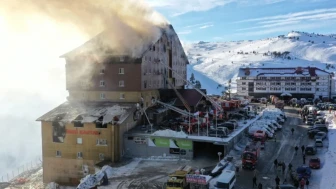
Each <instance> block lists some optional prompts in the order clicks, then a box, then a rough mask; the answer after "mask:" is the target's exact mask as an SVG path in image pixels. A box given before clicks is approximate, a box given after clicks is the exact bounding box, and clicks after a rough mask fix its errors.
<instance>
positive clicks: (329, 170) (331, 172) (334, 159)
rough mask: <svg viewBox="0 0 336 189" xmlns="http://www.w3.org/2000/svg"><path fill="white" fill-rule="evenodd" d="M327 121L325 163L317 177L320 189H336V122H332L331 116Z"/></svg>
mask: <svg viewBox="0 0 336 189" xmlns="http://www.w3.org/2000/svg"><path fill="white" fill-rule="evenodd" d="M327 121H328V123H330V124H329V132H328V139H329V141H328V142H329V147H328V151H327V153H326V154H325V161H324V165H323V167H322V171H321V173H322V174H320V175H319V176H321V178H322V179H321V183H320V188H321V189H322V188H329V189H336V175H335V164H336V145H335V143H334V142H335V141H336V122H335V119H334V120H333V116H332V115H328V117H327Z"/></svg>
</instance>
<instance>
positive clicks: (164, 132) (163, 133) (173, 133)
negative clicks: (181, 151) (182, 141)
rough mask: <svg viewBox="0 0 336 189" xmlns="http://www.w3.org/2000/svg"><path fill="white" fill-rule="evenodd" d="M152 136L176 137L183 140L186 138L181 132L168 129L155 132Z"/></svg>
mask: <svg viewBox="0 0 336 189" xmlns="http://www.w3.org/2000/svg"><path fill="white" fill-rule="evenodd" d="M153 135H155V136H166V137H177V138H185V137H187V136H188V135H187V134H185V133H184V132H183V131H173V130H170V129H166V130H159V131H155V132H154V133H153Z"/></svg>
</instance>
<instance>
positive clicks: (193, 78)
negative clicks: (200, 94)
mask: <svg viewBox="0 0 336 189" xmlns="http://www.w3.org/2000/svg"><path fill="white" fill-rule="evenodd" d="M189 81H190V83H192V84H195V76H194V73H191V76H190V79H189Z"/></svg>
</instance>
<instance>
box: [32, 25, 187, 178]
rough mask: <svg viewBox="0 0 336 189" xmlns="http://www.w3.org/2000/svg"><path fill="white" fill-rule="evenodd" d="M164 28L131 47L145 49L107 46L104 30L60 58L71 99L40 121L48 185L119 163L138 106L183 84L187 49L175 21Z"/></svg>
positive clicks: (45, 176) (39, 119)
mask: <svg viewBox="0 0 336 189" xmlns="http://www.w3.org/2000/svg"><path fill="white" fill-rule="evenodd" d="M160 31H161V35H160V36H159V37H158V39H157V40H155V41H154V42H150V43H143V44H136V45H137V46H135V47H134V46H132V48H131V47H130V48H129V49H137V51H139V49H140V52H137V53H134V52H132V51H129V49H128V50H120V49H107V50H106V47H103V46H101V41H104V40H105V39H104V32H103V33H102V34H100V35H98V36H96V37H94V38H93V39H91V40H90V41H88V42H87V43H85V44H83V45H82V46H80V47H78V48H76V49H74V50H73V51H71V52H69V53H66V54H65V55H62V56H61V57H62V58H64V59H65V61H66V65H65V68H66V89H67V90H68V92H69V96H68V97H67V100H68V101H67V102H65V103H63V104H61V105H60V106H58V107H56V108H54V109H53V110H51V111H50V112H48V113H46V114H45V115H43V116H41V117H40V118H38V119H37V121H41V125H42V126H41V133H42V156H43V182H44V183H49V182H57V183H61V184H78V183H79V180H80V179H81V178H83V177H84V176H85V175H87V174H91V173H94V172H95V166H97V165H98V164H99V165H100V164H101V163H102V162H112V163H113V162H117V161H119V160H120V159H121V157H122V156H123V155H124V154H125V149H124V146H125V145H124V140H123V134H124V133H125V132H126V131H127V130H129V129H131V128H133V127H134V126H135V125H136V124H137V122H138V121H139V120H140V117H141V112H143V111H140V110H139V108H143V109H147V108H148V107H150V106H152V103H151V98H152V97H154V98H160V93H159V89H169V88H172V87H175V88H177V89H182V88H184V85H185V82H184V80H185V79H186V77H187V74H186V66H187V64H188V60H187V57H186V55H185V53H184V50H183V47H182V45H181V43H180V41H179V39H178V36H177V34H176V33H175V31H174V29H173V27H172V26H171V25H167V26H162V27H161V26H160ZM125 37H127V36H125ZM139 37H141V35H139ZM140 41H141V40H140ZM130 45H134V44H130ZM139 105H140V106H139Z"/></svg>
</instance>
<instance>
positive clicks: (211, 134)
mask: <svg viewBox="0 0 336 189" xmlns="http://www.w3.org/2000/svg"><path fill="white" fill-rule="evenodd" d="M209 137H218V138H224V137H227V135H226V133H225V132H224V131H221V130H217V131H216V130H210V131H209Z"/></svg>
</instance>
